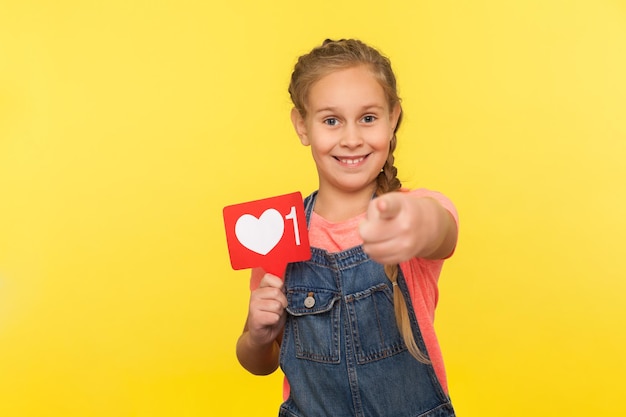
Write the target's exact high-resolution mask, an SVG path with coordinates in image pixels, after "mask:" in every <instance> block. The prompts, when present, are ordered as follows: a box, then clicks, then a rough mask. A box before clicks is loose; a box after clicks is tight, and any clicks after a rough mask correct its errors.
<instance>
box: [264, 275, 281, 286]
mask: <svg viewBox="0 0 626 417" xmlns="http://www.w3.org/2000/svg"><path fill="white" fill-rule="evenodd" d="M263 287H271V288H282V287H283V280H282V279H280V278H278V277H277V276H276V275H272V274H265V275H263V278H261V282H259V288H263Z"/></svg>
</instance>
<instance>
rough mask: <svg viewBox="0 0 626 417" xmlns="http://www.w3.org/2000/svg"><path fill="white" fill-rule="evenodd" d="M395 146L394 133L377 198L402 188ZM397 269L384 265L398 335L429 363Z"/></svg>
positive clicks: (395, 265) (419, 357)
mask: <svg viewBox="0 0 626 417" xmlns="http://www.w3.org/2000/svg"><path fill="white" fill-rule="evenodd" d="M398 124H399V123H398ZM396 130H397V127H396ZM396 144H397V139H396V134H395V132H394V135H393V138H392V139H391V141H390V142H389V155H388V156H387V160H386V161H385V165H383V169H382V171H381V172H380V173H379V174H378V177H377V178H376V185H377V187H376V195H377V196H379V195H382V194H385V193H388V192H392V191H398V190H400V188H401V187H402V183H401V182H400V179H398V176H397V175H398V169H397V168H396V167H395V165H394V161H395V158H394V156H393V151H394V150H395V149H396ZM398 268H399V266H398V265H397V264H393V265H385V274H386V275H387V278H389V280H390V281H391V284H392V286H393V306H394V312H395V316H396V323H397V325H398V330H399V331H400V334H401V335H402V338H403V339H404V343H405V344H406V346H407V348H408V349H409V352H410V353H411V355H413V357H414V358H415V359H417V360H418V361H420V362H422V363H430V360H429V359H428V356H426V355H425V354H424V353H423V352H422V351H421V350H420V348H419V346H417V343H416V342H415V335H414V334H413V329H412V328H411V320H410V318H409V310H408V307H407V305H406V300H405V299H404V295H402V291H400V288H399V287H398Z"/></svg>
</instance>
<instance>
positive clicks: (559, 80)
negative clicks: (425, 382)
mask: <svg viewBox="0 0 626 417" xmlns="http://www.w3.org/2000/svg"><path fill="white" fill-rule="evenodd" d="M270 4H271V6H270ZM326 37H332V38H338V37H357V38H361V39H363V40H365V41H366V42H369V43H370V44H372V45H374V46H376V47H378V48H380V49H382V51H383V52H385V53H386V54H387V55H388V56H390V57H391V59H392V62H393V64H394V67H395V70H396V73H397V76H398V79H399V86H400V94H401V96H402V97H403V100H404V110H405V116H406V118H405V123H404V125H403V127H402V129H401V132H400V135H399V141H400V144H399V148H398V151H397V160H398V166H399V170H400V175H401V177H402V179H403V181H404V183H405V185H407V186H411V187H420V186H425V187H429V188H434V189H437V190H440V191H443V192H444V193H446V194H447V195H448V196H450V197H451V198H452V199H453V200H454V201H455V203H456V204H457V207H458V209H459V212H460V214H461V237H460V241H459V246H458V250H457V253H456V255H455V256H454V257H453V258H452V259H451V260H450V261H449V262H448V264H447V266H446V267H445V269H444V273H443V277H442V281H441V298H440V304H439V309H438V316H437V323H436V324H437V328H438V332H439V335H440V340H441V345H442V348H443V351H444V355H445V359H446V365H447V370H448V377H449V385H450V392H451V394H452V396H453V401H454V404H455V406H456V408H457V412H458V415H459V416H464V417H471V416H480V417H488V416H493V417H500V416H525V417H527V416H561V415H562V416H565V415H567V416H583V415H625V414H626V405H625V403H624V401H623V397H624V394H625V392H624V391H625V389H624V382H623V377H624V375H625V374H626V360H625V359H624V352H625V350H626V349H625V348H626V343H625V341H626V340H625V339H626V338H625V328H626V308H625V304H626V302H625V301H626V300H625V298H626V297H625V295H626V280H625V277H626V256H625V255H626V254H625V251H624V236H626V220H625V219H626V216H625V214H626V192H625V191H624V190H625V188H626V186H625V184H624V182H625V181H624V180H625V179H626V163H624V158H625V157H626V3H625V2H624V1H623V0H613V1H611V0H597V1H584V0H572V1H566V0H519V1H498V0H474V1H445V0H444V1H442V0H432V1H405V2H391V3H389V2H383V1H356V0H355V1H346V2H338V1H334V0H333V1H328V0H320V1H315V2H306V3H305V2H298V1H276V2H270V3H267V2H257V1H236V0H235V1H220V2H213V1H207V2H205V1H184V0H183V1H147V0H146V1H127V0H124V1H122V0H111V1H106V2H105V1H102V2H97V1H36V0H33V1H18V0H15V1H8V0H1V1H0V416H3V417H4V416H6V417H22V416H63V417H73V416H76V417H86V416H102V417H111V416H120V417H126V416H142V417H143V416H147V417H159V416H177V417H181V416H218V415H219V416H244V415H260V416H271V415H276V410H277V407H278V404H279V402H280V397H281V376H280V375H278V374H275V375H273V376H271V377H265V378H260V377H253V376H251V375H248V374H247V373H246V372H244V371H243V370H242V369H241V368H240V367H239V366H238V364H237V362H236V359H235V356H234V345H235V341H236V338H237V336H238V335H239V333H240V331H241V327H242V324H243V321H244V318H245V315H246V312H247V302H248V289H247V286H248V282H247V276H248V272H247V271H232V270H231V268H230V264H229V261H228V253H227V250H226V244H225V237H224V231H223V225H222V217H221V209H222V207H224V206H226V205H229V204H233V203H239V202H243V201H248V200H252V199H256V198H263V197H269V196H272V195H277V194H282V193H287V192H292V191H301V192H302V193H303V194H305V193H308V192H310V191H312V190H313V189H314V188H315V186H316V184H317V182H316V176H315V170H314V166H313V163H312V161H311V157H310V155H309V151H308V149H306V148H303V147H302V146H301V145H300V144H299V142H298V140H297V138H296V137H295V135H294V133H293V132H292V128H291V126H290V122H289V115H288V113H289V109H290V104H289V101H288V96H287V93H286V87H287V82H288V77H289V74H290V71H291V68H292V66H293V63H294V61H295V58H296V57H297V56H298V55H300V54H301V53H304V52H306V51H307V50H309V49H310V48H311V47H313V46H314V45H317V44H318V43H320V42H321V41H322V40H323V39H324V38H326Z"/></svg>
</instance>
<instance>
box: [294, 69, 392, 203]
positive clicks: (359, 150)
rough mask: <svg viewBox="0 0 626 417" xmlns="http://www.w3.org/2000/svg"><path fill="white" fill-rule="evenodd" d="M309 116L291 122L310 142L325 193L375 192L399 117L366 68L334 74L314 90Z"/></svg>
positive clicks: (297, 116)
mask: <svg viewBox="0 0 626 417" xmlns="http://www.w3.org/2000/svg"><path fill="white" fill-rule="evenodd" d="M307 97H308V98H307V102H306V116H305V117H304V118H303V117H302V116H301V115H300V113H299V112H298V111H297V110H296V109H294V110H293V111H292V121H293V123H294V127H295V128H296V132H297V133H298V136H299V137H300V141H301V142H302V144H303V145H306V146H311V153H312V154H313V159H314V160H315V164H316V166H317V172H318V175H319V190H320V193H325V194H326V193H331V194H336V193H355V192H359V191H364V192H368V193H370V194H371V193H372V192H373V190H374V188H375V187H376V177H377V176H378V174H379V172H380V170H381V168H382V167H383V165H384V164H385V161H386V160H387V155H388V154H389V142H390V140H391V138H392V137H393V134H394V129H395V126H396V124H397V122H398V117H399V115H400V105H399V104H397V105H396V106H395V107H394V108H390V105H389V102H388V99H387V97H386V95H385V91H384V90H383V88H382V86H381V85H380V83H379V82H378V80H377V79H376V77H375V76H374V75H373V74H372V72H371V71H370V69H369V68H368V67H367V66H364V65H360V66H355V67H350V68H346V69H342V70H338V71H334V72H331V73H329V74H328V75H326V76H324V77H322V78H321V79H319V80H318V81H317V82H316V83H315V84H313V85H312V87H311V89H310V90H309V94H308V96H307Z"/></svg>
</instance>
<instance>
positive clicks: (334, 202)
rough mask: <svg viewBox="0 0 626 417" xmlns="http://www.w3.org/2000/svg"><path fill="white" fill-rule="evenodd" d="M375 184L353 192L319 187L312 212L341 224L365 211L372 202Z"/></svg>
mask: <svg viewBox="0 0 626 417" xmlns="http://www.w3.org/2000/svg"><path fill="white" fill-rule="evenodd" d="M374 191H375V184H374V185H373V186H372V187H368V188H366V189H363V190H358V191H354V192H345V191H339V190H336V189H324V188H322V187H320V190H319V191H318V193H317V199H316V201H315V208H314V211H315V212H316V213H317V214H319V215H320V216H322V217H323V218H324V219H326V220H328V221H330V222H341V221H344V220H348V219H351V218H353V217H355V216H358V215H359V214H362V213H365V211H367V206H368V205H369V202H370V201H371V200H372V196H373V194H374Z"/></svg>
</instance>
